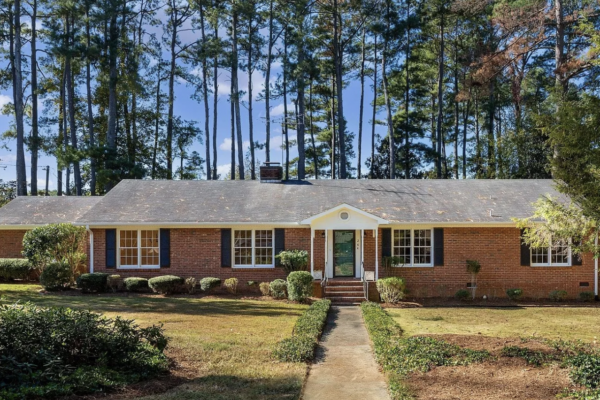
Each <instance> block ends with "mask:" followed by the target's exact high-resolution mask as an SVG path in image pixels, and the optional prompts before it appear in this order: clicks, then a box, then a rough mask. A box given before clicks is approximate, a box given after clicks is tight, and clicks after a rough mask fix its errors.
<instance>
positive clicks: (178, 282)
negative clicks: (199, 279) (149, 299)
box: [148, 275, 185, 294]
mask: <svg viewBox="0 0 600 400" xmlns="http://www.w3.org/2000/svg"><path fill="white" fill-rule="evenodd" d="M184 283H185V279H183V278H181V277H179V276H175V275H163V276H157V277H155V278H150V279H149V280H148V286H150V289H152V290H153V291H154V292H155V293H161V294H173V293H175V292H178V291H180V290H181V289H182V287H183V285H184Z"/></svg>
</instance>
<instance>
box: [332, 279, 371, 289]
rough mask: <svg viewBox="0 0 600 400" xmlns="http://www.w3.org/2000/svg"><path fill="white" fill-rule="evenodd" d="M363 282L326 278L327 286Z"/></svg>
mask: <svg viewBox="0 0 600 400" xmlns="http://www.w3.org/2000/svg"><path fill="white" fill-rule="evenodd" d="M362 285H363V283H362V282H361V281H360V280H354V279H353V280H349V279H348V280H346V279H344V280H328V281H327V286H328V287H329V286H361V287H362Z"/></svg>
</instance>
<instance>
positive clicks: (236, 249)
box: [233, 229, 274, 268]
mask: <svg viewBox="0 0 600 400" xmlns="http://www.w3.org/2000/svg"><path fill="white" fill-rule="evenodd" d="M273 252H274V250H273V230H271V229H269V230H266V229H260V230H236V231H234V234H233V254H234V264H235V266H236V267H246V268H250V267H273V264H274V263H273Z"/></svg>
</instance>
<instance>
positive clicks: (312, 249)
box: [310, 226, 315, 277]
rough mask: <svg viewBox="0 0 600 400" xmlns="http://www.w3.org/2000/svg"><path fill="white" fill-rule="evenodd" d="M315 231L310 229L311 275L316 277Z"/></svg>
mask: <svg viewBox="0 0 600 400" xmlns="http://www.w3.org/2000/svg"><path fill="white" fill-rule="evenodd" d="M314 244H315V230H314V229H313V228H312V226H311V227H310V274H311V275H312V276H313V277H314V276H315V246H314Z"/></svg>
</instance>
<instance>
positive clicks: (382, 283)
mask: <svg viewBox="0 0 600 400" xmlns="http://www.w3.org/2000/svg"><path fill="white" fill-rule="evenodd" d="M404 289H406V284H405V283H404V279H402V278H398V277H390V278H383V279H379V280H378V281H377V291H378V292H379V295H380V296H381V300H382V301H383V302H384V303H392V304H393V303H398V302H399V301H400V300H402V299H403V298H404Z"/></svg>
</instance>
